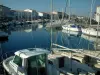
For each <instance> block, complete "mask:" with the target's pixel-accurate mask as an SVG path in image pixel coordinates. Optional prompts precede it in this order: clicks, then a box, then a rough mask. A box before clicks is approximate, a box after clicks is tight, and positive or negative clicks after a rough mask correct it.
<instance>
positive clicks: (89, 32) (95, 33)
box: [82, 28, 100, 37]
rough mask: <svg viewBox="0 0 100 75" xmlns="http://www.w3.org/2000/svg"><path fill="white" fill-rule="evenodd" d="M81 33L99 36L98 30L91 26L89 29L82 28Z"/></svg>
mask: <svg viewBox="0 0 100 75" xmlns="http://www.w3.org/2000/svg"><path fill="white" fill-rule="evenodd" d="M82 33H83V34H86V35H90V36H95V37H96V36H98V37H100V31H96V30H94V29H93V28H91V29H89V28H87V29H82Z"/></svg>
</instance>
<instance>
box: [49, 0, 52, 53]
mask: <svg viewBox="0 0 100 75" xmlns="http://www.w3.org/2000/svg"><path fill="white" fill-rule="evenodd" d="M52 13H53V0H51V23H50V25H51V38H50V41H51V42H50V43H51V45H50V50H51V53H52V20H53V15H52Z"/></svg>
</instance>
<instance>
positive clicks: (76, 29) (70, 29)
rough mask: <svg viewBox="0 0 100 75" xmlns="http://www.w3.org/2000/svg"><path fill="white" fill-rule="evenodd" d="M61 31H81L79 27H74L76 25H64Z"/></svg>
mask: <svg viewBox="0 0 100 75" xmlns="http://www.w3.org/2000/svg"><path fill="white" fill-rule="evenodd" d="M62 28H63V29H65V30H68V31H75V32H78V31H81V27H80V25H76V24H66V25H63V26H62Z"/></svg>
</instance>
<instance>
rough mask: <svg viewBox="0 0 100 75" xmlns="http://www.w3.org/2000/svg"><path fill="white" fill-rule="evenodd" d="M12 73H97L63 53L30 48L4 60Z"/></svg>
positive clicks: (36, 74)
mask: <svg viewBox="0 0 100 75" xmlns="http://www.w3.org/2000/svg"><path fill="white" fill-rule="evenodd" d="M3 67H4V69H5V70H6V71H7V72H8V73H9V74H10V75H33V74H34V75H63V74H64V75H83V74H84V75H86V74H90V75H95V73H96V71H95V70H93V69H92V68H91V67H89V66H88V65H86V64H82V63H80V62H77V61H75V60H72V59H71V58H69V57H67V56H64V55H62V54H51V53H50V52H49V51H48V50H46V49H41V48H28V49H23V50H19V51H16V52H15V55H14V56H11V57H8V58H7V59H5V60H4V61H3Z"/></svg>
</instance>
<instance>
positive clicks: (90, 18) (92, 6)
mask: <svg viewBox="0 0 100 75" xmlns="http://www.w3.org/2000/svg"><path fill="white" fill-rule="evenodd" d="M93 1H94V0H92V3H91V8H90V25H89V29H90V27H91V21H92V9H93ZM89 35H90V32H89ZM89 39H90V36H89ZM89 44H90V43H89ZM89 44H88V50H89Z"/></svg>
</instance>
